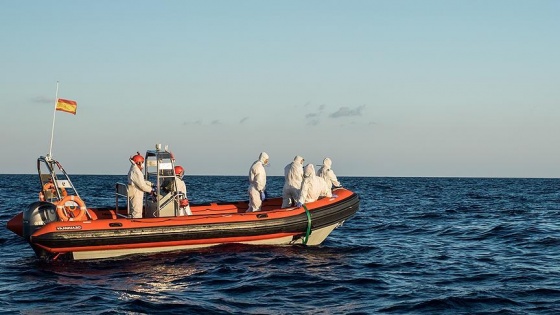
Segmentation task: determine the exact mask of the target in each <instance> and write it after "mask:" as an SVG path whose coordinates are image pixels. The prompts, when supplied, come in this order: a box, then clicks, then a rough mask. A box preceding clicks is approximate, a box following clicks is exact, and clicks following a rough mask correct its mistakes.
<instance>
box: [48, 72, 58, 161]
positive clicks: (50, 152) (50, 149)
mask: <svg viewBox="0 0 560 315" xmlns="http://www.w3.org/2000/svg"><path fill="white" fill-rule="evenodd" d="M57 103H58V81H56V95H55V97H54V111H53V119H52V129H51V145H50V147H49V155H47V157H48V158H50V157H51V154H52V144H53V138H54V121H55V119H56V104H57Z"/></svg>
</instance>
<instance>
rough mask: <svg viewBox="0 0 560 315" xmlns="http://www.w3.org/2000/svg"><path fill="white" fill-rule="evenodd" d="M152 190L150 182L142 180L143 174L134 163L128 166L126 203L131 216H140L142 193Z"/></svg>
mask: <svg viewBox="0 0 560 315" xmlns="http://www.w3.org/2000/svg"><path fill="white" fill-rule="evenodd" d="M151 191H152V183H150V182H148V181H145V180H144V175H143V174H142V171H141V170H140V167H138V166H137V165H136V164H132V165H131V166H130V170H129V171H128V204H129V206H130V214H131V215H132V217H133V218H141V217H142V208H143V206H144V193H145V192H147V193H149V192H151Z"/></svg>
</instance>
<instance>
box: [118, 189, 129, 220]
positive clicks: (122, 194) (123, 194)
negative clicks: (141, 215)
mask: <svg viewBox="0 0 560 315" xmlns="http://www.w3.org/2000/svg"><path fill="white" fill-rule="evenodd" d="M119 197H123V198H125V200H126V216H123V215H119ZM115 213H116V214H117V216H122V217H126V218H128V217H129V216H130V205H129V204H128V185H127V184H123V183H117V184H116V185H115Z"/></svg>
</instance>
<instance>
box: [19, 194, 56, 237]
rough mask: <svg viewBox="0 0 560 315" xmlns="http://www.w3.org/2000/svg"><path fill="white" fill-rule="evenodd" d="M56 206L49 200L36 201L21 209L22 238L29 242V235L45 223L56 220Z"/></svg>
mask: <svg viewBox="0 0 560 315" xmlns="http://www.w3.org/2000/svg"><path fill="white" fill-rule="evenodd" d="M57 220H58V215H57V214H56V206H55V205H54V204H52V203H50V202H46V201H37V202H34V203H32V204H30V205H29V207H27V210H25V211H23V238H24V239H25V240H26V241H28V242H29V237H30V236H31V235H32V234H33V233H35V231H37V230H38V229H40V228H41V227H43V226H44V225H45V224H47V223H50V222H53V221H57Z"/></svg>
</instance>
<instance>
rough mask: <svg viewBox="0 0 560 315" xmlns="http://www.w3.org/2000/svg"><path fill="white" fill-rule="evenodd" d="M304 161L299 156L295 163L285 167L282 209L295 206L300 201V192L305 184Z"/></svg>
mask: <svg viewBox="0 0 560 315" xmlns="http://www.w3.org/2000/svg"><path fill="white" fill-rule="evenodd" d="M303 161H305V160H304V159H303V158H302V157H301V156H299V155H297V156H296V157H295V158H294V161H293V162H291V163H290V164H288V165H286V167H284V188H283V189H282V208H288V207H292V206H294V205H295V203H296V202H297V201H298V199H299V190H300V189H301V183H302V182H303Z"/></svg>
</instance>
